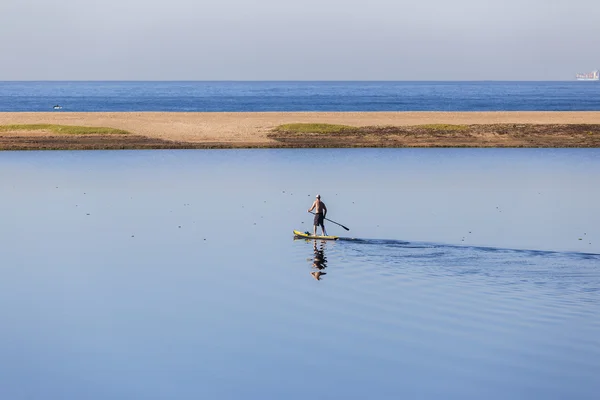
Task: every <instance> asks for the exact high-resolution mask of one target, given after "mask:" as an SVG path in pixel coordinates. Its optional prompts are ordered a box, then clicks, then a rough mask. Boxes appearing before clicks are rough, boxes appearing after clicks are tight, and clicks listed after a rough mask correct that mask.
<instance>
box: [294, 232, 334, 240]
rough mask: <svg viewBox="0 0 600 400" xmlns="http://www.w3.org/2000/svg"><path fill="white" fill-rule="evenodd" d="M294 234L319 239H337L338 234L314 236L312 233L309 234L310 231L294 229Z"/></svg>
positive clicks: (304, 237)
mask: <svg viewBox="0 0 600 400" xmlns="http://www.w3.org/2000/svg"><path fill="white" fill-rule="evenodd" d="M294 236H295V237H299V238H303V239H319V240H338V239H339V236H319V235H317V236H314V235H311V234H310V233H306V232H300V231H294Z"/></svg>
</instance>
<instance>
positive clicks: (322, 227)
mask: <svg viewBox="0 0 600 400" xmlns="http://www.w3.org/2000/svg"><path fill="white" fill-rule="evenodd" d="M321 230H322V231H323V236H327V231H326V230H325V223H324V222H323V223H321Z"/></svg>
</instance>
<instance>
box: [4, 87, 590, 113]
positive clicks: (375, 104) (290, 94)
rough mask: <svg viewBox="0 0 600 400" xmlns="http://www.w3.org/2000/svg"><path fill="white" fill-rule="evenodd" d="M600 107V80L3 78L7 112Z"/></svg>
mask: <svg viewBox="0 0 600 400" xmlns="http://www.w3.org/2000/svg"><path fill="white" fill-rule="evenodd" d="M56 105H59V106H61V107H62V108H61V109H59V110H57V112H61V111H63V112H64V111H208V112H218V111H231V112H238V111H248V112H252V111H596V110H600V84H598V83H597V82H578V81H572V82H570V81H569V82H496V81H490V82H381V81H367V82H356V81H352V82H342V81H332V82H321V81H317V82H309V81H295V82H283V81H273V82H251V81H242V82H236V81H223V82H212V81H211V82H208V81H193V82H175V81H169V82H142V81H134V82H126V81H123V82H121V81H119V82H103V81H98V82H84V81H75V82H55V81H43V82H0V111H54V108H53V107H54V106H56Z"/></svg>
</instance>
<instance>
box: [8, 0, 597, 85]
mask: <svg viewBox="0 0 600 400" xmlns="http://www.w3.org/2000/svg"><path fill="white" fill-rule="evenodd" d="M0 38H2V40H1V41H0V57H1V60H2V63H1V66H0V80H573V79H574V75H575V73H577V72H590V71H592V70H594V69H596V68H600V2H599V1H597V0H570V1H568V0H494V1H492V0H411V1H404V0H368V1H367V0H361V1H357V0H301V1H300V0H295V1H291V0H252V1H250V0H219V1H216V0H214V1H205V0H103V1H97V0H55V1H48V0H2V1H0Z"/></svg>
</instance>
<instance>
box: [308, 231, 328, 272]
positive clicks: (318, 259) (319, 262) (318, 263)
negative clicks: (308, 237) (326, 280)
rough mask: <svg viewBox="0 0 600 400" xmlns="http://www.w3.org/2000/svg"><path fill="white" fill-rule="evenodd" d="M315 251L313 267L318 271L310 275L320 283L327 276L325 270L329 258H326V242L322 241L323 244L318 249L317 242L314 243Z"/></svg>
mask: <svg viewBox="0 0 600 400" xmlns="http://www.w3.org/2000/svg"><path fill="white" fill-rule="evenodd" d="M313 251H314V253H315V256H314V258H313V263H312V267H313V268H314V269H316V271H312V272H311V273H310V274H311V275H312V276H313V278H315V279H316V280H318V281H320V280H321V277H322V276H323V275H327V273H326V272H324V271H323V270H324V269H325V268H327V257H325V240H321V244H320V245H319V246H318V247H317V241H316V240H315V241H314V242H313Z"/></svg>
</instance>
